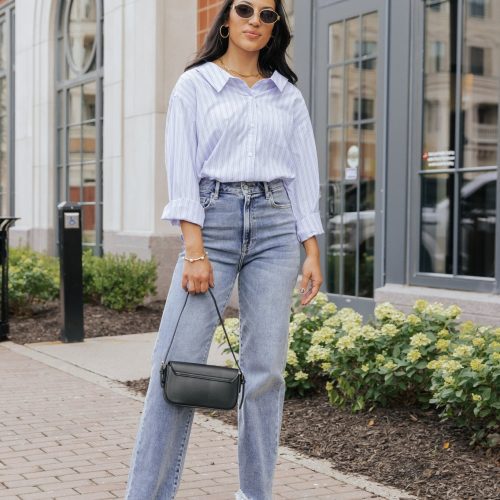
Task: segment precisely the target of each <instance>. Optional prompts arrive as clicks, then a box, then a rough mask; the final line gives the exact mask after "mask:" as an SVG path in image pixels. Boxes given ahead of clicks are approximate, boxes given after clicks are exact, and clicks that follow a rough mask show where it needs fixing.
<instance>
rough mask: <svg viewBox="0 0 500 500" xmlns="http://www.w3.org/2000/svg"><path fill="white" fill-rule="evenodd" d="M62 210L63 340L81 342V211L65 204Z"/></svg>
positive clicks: (60, 255) (59, 215)
mask: <svg viewBox="0 0 500 500" xmlns="http://www.w3.org/2000/svg"><path fill="white" fill-rule="evenodd" d="M57 209H58V211H59V213H58V218H59V264H60V272H61V315H62V323H63V325H62V328H61V335H60V338H61V340H62V341H63V342H82V341H83V339H84V331H83V270H82V223H81V221H82V208H81V206H80V205H79V204H77V203H71V202H66V201H63V202H62V203H59V205H57Z"/></svg>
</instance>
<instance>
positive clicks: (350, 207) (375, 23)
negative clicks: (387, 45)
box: [314, 0, 386, 314]
mask: <svg viewBox="0 0 500 500" xmlns="http://www.w3.org/2000/svg"><path fill="white" fill-rule="evenodd" d="M384 4H385V2H382V1H376V0H375V1H373V0H370V1H367V0H365V1H361V0H359V1H358V0H352V1H349V2H342V3H338V2H333V1H332V2H324V1H323V2H318V9H317V17H316V19H317V28H318V29H317V33H316V47H317V59H316V61H315V64H316V68H315V69H316V71H315V74H316V75H317V78H316V81H315V84H314V85H315V94H314V95H315V99H316V101H315V106H316V116H317V126H318V139H319V140H318V142H319V144H325V145H326V148H324V149H323V151H322V152H321V153H322V154H321V158H320V161H322V163H323V165H325V166H326V169H325V170H326V172H325V177H326V179H325V190H324V193H325V195H326V196H324V198H325V202H326V207H324V210H325V213H326V224H325V232H326V234H325V244H326V248H325V251H324V255H325V258H326V262H325V271H326V272H325V282H326V291H327V292H328V293H329V294H331V295H332V296H331V299H332V300H334V301H335V302H336V303H337V304H339V305H349V306H351V307H354V308H356V309H357V310H358V311H359V312H361V313H364V314H369V313H371V312H372V311H373V307H374V301H373V295H374V288H375V287H376V286H381V283H382V278H381V276H382V264H383V263H382V258H381V256H382V254H383V252H382V249H383V220H382V217H381V213H382V212H381V211H382V210H383V206H382V205H383V189H382V185H383V175H382V174H383V167H382V159H383V156H381V155H382V154H383V146H382V145H383V129H382V124H383V118H384V106H383V97H382V96H383V90H384V89H383V85H384V82H383V66H384V60H383V56H384V34H385V33H386V29H385V12H384ZM322 5H323V6H322ZM325 104H326V106H325Z"/></svg>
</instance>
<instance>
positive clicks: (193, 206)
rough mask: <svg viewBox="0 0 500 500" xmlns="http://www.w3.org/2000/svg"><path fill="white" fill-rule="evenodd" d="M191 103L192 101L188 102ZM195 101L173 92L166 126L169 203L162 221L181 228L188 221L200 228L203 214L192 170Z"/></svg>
mask: <svg viewBox="0 0 500 500" xmlns="http://www.w3.org/2000/svg"><path fill="white" fill-rule="evenodd" d="M191 101H194V102H191ZM195 105H196V104H195V99H189V96H188V95H186V96H185V95H181V94H180V93H176V92H175V91H174V92H172V95H171V96H170V101H169V105H168V111H167V117H166V127H165V166H166V170H167V188H168V199H169V201H168V203H167V205H166V206H165V208H164V209H163V213H162V216H161V218H162V219H164V220H168V221H170V223H171V224H172V225H174V226H180V221H181V220H187V221H189V222H193V223H194V224H198V225H199V226H201V227H203V223H204V220H205V211H204V210H203V207H202V206H201V204H200V191H199V179H198V176H197V173H196V169H195V166H196V165H195V161H196V149H197V137H196V121H195V120H196V107H195Z"/></svg>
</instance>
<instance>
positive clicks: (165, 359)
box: [162, 288, 244, 383]
mask: <svg viewBox="0 0 500 500" xmlns="http://www.w3.org/2000/svg"><path fill="white" fill-rule="evenodd" d="M208 291H209V292H210V295H211V296H212V299H213V301H214V304H215V309H217V314H218V315H219V320H220V324H221V325H222V329H223V330H224V334H225V335H226V340H227V343H228V344H229V349H231V354H232V355H233V358H234V360H235V361H236V365H237V366H238V370H239V372H240V374H241V377H242V382H243V383H244V377H243V373H242V372H241V368H240V365H239V363H238V360H237V359H236V356H235V354H234V351H233V348H232V347H231V342H230V341H229V336H228V334H227V332H226V327H225V326H224V320H223V319H222V316H221V313H220V311H219V308H218V307H217V302H216V300H215V297H214V294H213V293H212V290H210V288H209V289H208ZM188 297H189V292H186V300H185V301H184V305H183V306H182V309H181V312H180V314H179V318H178V319H177V324H176V325H175V330H174V333H173V335H172V339H171V340H170V344H169V346H168V349H167V353H166V354H165V358H164V359H163V363H162V366H165V364H166V362H167V357H168V353H169V351H170V347H171V346H172V342H173V341H174V336H175V332H176V331H177V326H178V325H179V321H180V319H181V315H182V311H184V308H185V307H186V303H187V300H188Z"/></svg>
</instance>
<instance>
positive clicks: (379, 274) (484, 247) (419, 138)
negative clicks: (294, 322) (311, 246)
mask: <svg viewBox="0 0 500 500" xmlns="http://www.w3.org/2000/svg"><path fill="white" fill-rule="evenodd" d="M221 4H222V2H221V1H220V0H212V1H211V0H183V1H182V2H178V1H176V0H140V1H139V0H104V1H103V0H16V1H15V2H14V1H13V0H7V1H5V0H4V1H0V97H1V103H2V105H1V109H0V129H1V130H0V132H1V150H0V154H1V156H0V206H1V210H2V213H4V214H6V215H10V214H12V215H15V216H16V217H20V218H21V219H20V220H19V221H18V222H17V223H16V225H15V227H14V228H13V229H11V232H10V235H11V236H10V238H11V245H24V244H28V245H29V246H31V247H32V248H34V249H36V250H39V251H44V252H47V253H50V254H53V255H56V254H57V230H56V229H57V228H56V221H57V208H56V207H57V204H58V203H59V202H61V201H65V200H70V201H75V202H80V203H82V205H83V221H82V222H83V234H84V246H86V247H90V248H92V249H93V250H94V252H95V253H96V254H99V255H100V254H102V253H105V252H113V253H122V252H134V253H136V254H138V255H139V256H140V257H142V258H150V257H151V256H154V257H155V258H156V259H157V261H158V262H159V279H158V291H159V297H160V298H162V297H164V296H165V294H166V291H167V289H168V286H169V284H170V277H171V273H172V269H173V265H174V263H175V261H176V259H177V254H178V252H179V250H180V247H181V240H180V232H179V230H178V228H174V227H172V226H171V225H170V224H169V223H168V222H166V221H162V220H161V219H160V216H161V213H162V210H163V207H164V206H165V204H166V202H167V201H168V200H167V186H166V174H165V165H164V127H165V116H166V111H167V104H168V99H169V96H170V91H171V89H172V87H173V85H174V84H175V82H176V80H177V78H178V76H179V75H180V74H181V72H182V71H183V69H184V67H185V65H186V64H187V62H188V61H189V60H191V59H192V58H193V57H194V55H195V53H196V50H197V48H198V47H200V46H201V44H202V43H203V39H204V36H205V35H206V33H207V29H208V27H209V26H210V25H211V23H212V21H213V19H214V17H215V14H216V12H217V11H218V9H219V8H220V6H221ZM285 5H286V10H287V14H288V17H289V21H290V24H291V28H292V34H293V38H292V45H291V47H290V49H289V51H288V55H289V61H290V64H291V66H292V67H293V68H294V71H295V72H296V73H297V75H298V77H299V82H298V87H299V88H300V90H301V91H302V93H303V94H304V97H305V98H306V102H308V105H309V110H310V114H311V119H312V122H313V126H314V130H315V137H316V144H317V151H318V158H319V166H320V177H321V199H320V205H321V213H322V218H323V224H324V228H325V234H324V235H321V236H320V237H319V238H318V241H319V243H320V246H321V250H322V269H323V275H324V284H323V291H324V292H326V293H328V295H329V297H330V299H331V300H333V301H335V302H336V303H337V304H338V305H348V306H351V307H354V308H355V309H357V310H359V311H360V312H362V313H364V314H366V315H370V314H371V312H372V311H373V307H374V305H375V303H377V302H381V301H385V300H389V301H391V302H393V303H394V304H396V305H398V306H401V307H404V308H409V307H411V305H412V304H413V302H414V301H415V300H416V299H418V298H426V299H429V300H431V301H434V300H436V301H439V302H443V303H457V304H459V305H460V306H461V307H462V308H463V311H464V315H463V317H464V318H472V319H476V320H479V321H481V322H484V323H496V324H500V228H499V226H498V224H497V220H498V216H499V214H500V203H499V202H498V200H499V194H500V182H499V181H498V157H499V138H500V135H499V127H498V107H499V100H500V34H499V33H500V31H499V30H498V26H499V24H500V2H496V1H494V0H295V1H293V0H288V1H286V2H285ZM235 288H236V287H235ZM235 293H236V290H235V291H234V292H233V297H232V302H233V305H235V304H236V303H237V302H236V296H235V295H234V294H235Z"/></svg>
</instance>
